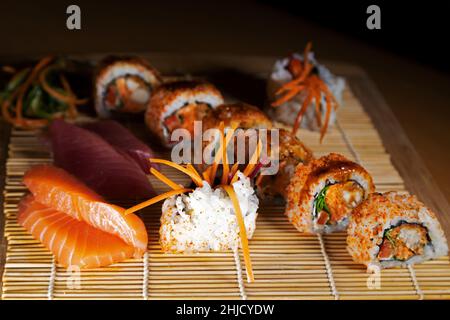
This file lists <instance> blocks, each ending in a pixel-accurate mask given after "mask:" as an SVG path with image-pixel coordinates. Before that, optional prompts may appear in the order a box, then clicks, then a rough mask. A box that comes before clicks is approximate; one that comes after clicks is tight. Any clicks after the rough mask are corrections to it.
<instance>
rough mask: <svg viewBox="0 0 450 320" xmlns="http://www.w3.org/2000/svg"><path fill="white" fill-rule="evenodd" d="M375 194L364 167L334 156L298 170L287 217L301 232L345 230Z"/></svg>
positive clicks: (315, 161) (300, 167)
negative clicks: (350, 220) (352, 217)
mask: <svg viewBox="0 0 450 320" xmlns="http://www.w3.org/2000/svg"><path fill="white" fill-rule="evenodd" d="M374 190H375V187H374V184H373V181H372V177H371V176H370V174H369V173H368V172H367V171H366V170H365V169H364V168H363V167H362V166H360V165H359V164H357V163H355V162H352V161H350V160H348V159H347V158H345V157H344V156H342V155H339V154H336V153H331V154H329V155H327V156H323V157H321V158H319V159H315V160H312V161H311V162H309V163H308V164H307V165H304V164H299V165H298V166H297V167H296V170H295V173H294V175H293V177H292V179H291V181H290V183H289V185H288V187H287V197H286V202H287V204H286V211H285V213H286V215H287V216H288V218H289V220H290V221H291V223H292V224H293V225H294V226H295V227H296V228H297V229H298V230H299V231H300V232H305V233H329V232H334V231H341V230H345V228H346V227H347V224H348V220H349V217H350V215H351V212H352V210H353V209H354V208H355V207H356V206H357V205H359V204H360V203H361V202H362V201H363V200H364V199H366V198H367V196H368V195H369V194H370V193H372V192H373V191H374Z"/></svg>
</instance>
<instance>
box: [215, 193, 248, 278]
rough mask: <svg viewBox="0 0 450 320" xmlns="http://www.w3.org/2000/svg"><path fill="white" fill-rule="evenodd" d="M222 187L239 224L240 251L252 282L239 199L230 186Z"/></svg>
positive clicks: (245, 232)
mask: <svg viewBox="0 0 450 320" xmlns="http://www.w3.org/2000/svg"><path fill="white" fill-rule="evenodd" d="M222 187H223V189H224V190H225V191H226V192H227V193H228V196H229V197H230V199H231V202H232V203H233V207H234V211H235V214H236V219H237V222H238V225H239V237H240V239H241V245H242V253H243V255H244V263H245V270H246V271H247V281H248V282H253V281H255V277H254V275H253V267H252V261H251V258H250V249H249V247H248V239H247V231H246V229H245V223H244V216H243V215H242V211H241V207H240V205H239V200H238V198H237V196H236V192H234V189H233V187H232V186H229V185H226V186H222Z"/></svg>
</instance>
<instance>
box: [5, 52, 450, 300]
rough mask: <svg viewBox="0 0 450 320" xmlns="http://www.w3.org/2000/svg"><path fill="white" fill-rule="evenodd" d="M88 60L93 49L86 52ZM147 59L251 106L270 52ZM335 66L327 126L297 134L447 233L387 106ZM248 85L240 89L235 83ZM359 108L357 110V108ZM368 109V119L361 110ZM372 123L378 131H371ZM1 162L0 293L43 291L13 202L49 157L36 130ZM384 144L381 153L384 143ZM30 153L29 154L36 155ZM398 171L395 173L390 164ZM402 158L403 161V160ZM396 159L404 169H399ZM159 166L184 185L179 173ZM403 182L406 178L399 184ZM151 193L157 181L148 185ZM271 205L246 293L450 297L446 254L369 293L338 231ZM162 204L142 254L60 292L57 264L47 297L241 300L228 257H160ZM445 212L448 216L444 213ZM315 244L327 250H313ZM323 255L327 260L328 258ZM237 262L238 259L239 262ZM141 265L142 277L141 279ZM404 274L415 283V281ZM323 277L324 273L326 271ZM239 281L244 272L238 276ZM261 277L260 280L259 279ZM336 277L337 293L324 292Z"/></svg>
mask: <svg viewBox="0 0 450 320" xmlns="http://www.w3.org/2000/svg"><path fill="white" fill-rule="evenodd" d="M90 58H92V56H90ZM150 58H151V59H152V61H153V62H154V64H155V65H156V66H158V68H159V69H161V70H162V71H163V72H164V73H166V74H173V73H174V72H176V73H180V74H184V73H191V74H201V75H207V76H209V78H210V79H211V80H212V81H214V80H216V81H214V82H215V83H216V84H217V85H218V86H219V88H220V89H222V90H224V92H225V93H226V94H227V96H229V97H232V98H237V99H242V100H245V101H247V102H251V103H254V104H257V105H261V104H262V103H263V97H264V78H265V76H266V73H267V71H268V69H270V66H271V65H272V62H273V59H272V58H264V57H249V58H248V60H247V59H243V58H241V57H232V56H224V57H201V56H196V57H186V56H184V57H173V56H172V57H170V56H164V57H162V56H160V57H158V56H151V57H150ZM332 66H333V70H334V71H335V72H337V73H339V74H341V75H344V76H345V77H346V78H347V79H348V81H349V84H350V85H349V88H351V90H346V93H345V97H344V99H345V105H346V106H345V107H343V108H341V109H340V110H339V112H338V125H337V126H336V127H335V128H333V129H332V130H330V132H329V134H328V135H327V137H326V138H325V141H324V143H323V144H319V143H318V134H317V133H313V132H308V131H301V132H300V136H301V138H302V140H303V141H304V142H305V143H306V144H307V145H308V146H310V147H311V148H312V149H313V151H314V152H315V154H316V155H318V156H320V155H322V154H325V153H328V152H332V151H334V152H339V153H342V154H344V155H346V156H347V157H349V158H351V159H353V160H355V161H358V162H360V163H362V164H363V165H364V166H365V167H366V168H367V169H368V170H369V172H371V173H372V174H373V176H374V179H375V183H376V185H377V188H378V190H379V191H387V190H392V189H393V190H403V189H404V188H405V187H406V189H408V190H414V191H415V192H417V191H418V192H419V194H418V196H419V198H420V199H422V200H423V201H424V202H425V203H427V204H429V205H430V206H432V207H433V208H441V209H440V210H439V211H438V214H439V217H440V220H441V221H442V222H443V224H444V228H445V230H446V233H447V234H449V230H450V229H449V225H448V219H447V217H448V214H449V212H448V211H446V210H448V204H446V203H445V199H444V200H443V198H442V197H440V196H439V194H440V193H439V190H438V189H437V188H436V187H435V186H434V185H433V183H432V181H426V179H427V178H428V177H429V175H427V171H426V169H424V167H423V165H422V164H421V162H420V159H419V158H418V157H417V154H416V153H415V152H414V149H412V147H411V144H410V142H409V141H408V140H407V139H406V138H405V136H404V134H403V133H402V132H401V129H400V128H399V127H396V120H395V118H394V117H393V116H392V113H390V111H389V108H388V107H387V105H386V104H385V103H384V102H383V100H382V98H381V96H380V94H379V93H378V92H377V90H376V88H375V87H374V86H373V84H372V83H371V82H370V80H369V79H368V78H367V76H366V75H365V73H364V72H362V71H361V70H360V69H359V68H356V67H353V66H348V65H339V64H332ZM243 85H245V86H246V87H245V88H244V89H243V88H242V86H243ZM361 103H362V105H363V106H364V109H365V110H366V111H364V109H363V108H362V106H361ZM367 114H370V115H373V123H372V121H371V120H370V119H369V117H368V115H367ZM374 124H375V126H376V127H377V129H378V132H379V133H380V136H381V138H383V141H382V140H381V139H380V136H379V135H378V133H377V131H376V130H375V129H374V127H373V125H374ZM11 142H12V143H11V145H10V152H9V154H10V158H9V159H10V161H9V163H8V172H9V173H8V186H9V187H8V191H7V200H6V203H8V208H7V210H5V214H6V216H7V217H8V224H7V235H8V239H9V244H10V245H9V247H8V248H9V250H8V260H7V267H6V273H5V281H4V283H3V297H4V298H40V299H45V298H47V294H48V287H49V279H50V278H51V269H52V264H53V262H52V257H51V255H50V254H49V253H48V252H47V251H46V250H45V249H44V248H43V247H42V245H40V244H39V243H38V242H37V241H35V240H33V239H32V238H31V236H30V235H29V234H28V233H27V232H25V231H24V230H23V229H22V228H21V227H19V226H18V225H17V223H16V222H15V215H16V213H17V207H16V204H17V201H19V199H20V197H21V196H22V194H23V192H24V191H25V190H24V188H23V186H21V185H20V180H21V176H22V174H23V172H24V171H25V170H26V168H27V167H29V166H30V165H31V164H35V163H40V162H47V161H49V160H48V158H47V157H48V155H47V156H45V152H43V151H42V147H40V144H39V142H38V141H37V139H36V137H35V135H33V134H27V133H23V132H20V131H14V132H13V140H11ZM385 147H386V149H387V151H388V153H387V152H386V150H385ZM34 157H36V159H35V160H33V159H34ZM391 160H392V163H394V164H395V167H396V168H397V170H398V171H399V172H401V173H402V174H403V179H402V177H400V175H399V174H398V171H397V170H396V168H395V167H394V166H393V165H392V163H391ZM405 164H406V165H405ZM400 166H402V167H400ZM166 173H167V174H168V175H169V176H171V177H173V178H174V179H175V180H177V181H179V182H182V180H183V177H180V175H178V174H176V173H174V172H171V171H170V170H169V171H166ZM403 181H405V183H406V185H404V183H403ZM155 186H156V187H157V189H158V190H161V188H162V186H161V185H158V184H157V183H156V182H155ZM282 211H283V208H282V207H279V206H268V205H267V204H263V205H261V209H260V216H259V217H258V220H257V229H256V233H255V235H254V238H253V239H252V240H251V241H250V248H251V252H252V257H253V259H254V265H255V276H256V279H257V282H255V283H254V284H246V283H245V284H244V286H243V290H244V292H245V294H246V295H247V296H248V298H251V299H267V298H279V299H283V298H295V299H303V298H316V299H335V298H339V299H360V298H372V299H376V298H380V297H382V298H392V299H417V298H421V297H422V296H423V297H424V298H449V297H450V265H449V262H448V257H443V258H441V259H438V260H435V261H431V262H427V263H425V264H422V265H419V266H416V267H414V269H412V270H413V271H411V270H408V269H393V270H387V271H383V273H382V279H383V280H382V281H383V282H382V288H381V289H380V290H378V291H377V290H375V291H373V290H369V289H368V288H367V287H366V280H367V274H366V273H365V269H364V268H363V267H362V266H358V265H355V264H354V263H353V262H352V261H351V258H350V257H349V255H348V254H347V253H346V250H345V235H344V234H342V233H338V234H333V235H327V236H324V237H323V239H322V240H320V239H319V238H318V237H314V236H312V237H311V236H304V235H301V234H299V233H298V232H297V231H296V230H295V229H294V228H293V227H292V226H291V225H290V223H289V222H288V221H287V219H286V218H285V217H284V216H283V215H282ZM159 215H160V207H159V206H154V207H152V208H149V209H147V210H144V211H143V212H142V216H143V218H144V221H145V222H146V225H147V227H148V230H149V234H150V243H149V255H148V257H147V258H146V259H144V260H142V259H138V260H130V261H126V262H124V263H121V264H118V265H115V266H112V267H110V268H103V269H99V270H92V271H87V272H84V273H83V276H82V286H83V289H82V290H81V291H80V290H78V291H77V290H75V291H74V290H67V288H65V280H66V279H67V277H68V276H69V275H68V273H67V272H66V270H64V269H63V268H59V267H58V268H56V272H55V283H54V284H55V287H54V291H52V298H58V299H63V298H89V297H91V298H93V297H94V298H133V299H139V298H143V297H145V295H144V294H143V287H145V288H146V292H147V294H148V298H156V299H161V298H180V299H188V298H230V299H239V298H240V290H239V285H238V284H239V281H238V279H237V278H236V268H235V265H234V263H233V254H232V253H230V252H224V253H217V254H214V253H209V254H201V255H193V256H191V255H187V256H186V255H165V254H162V253H161V252H160V249H159V244H158V233H157V231H158V227H159V222H158V221H159ZM445 215H447V216H445ZM320 241H323V242H324V248H325V250H321V248H320ZM328 258H329V262H330V263H329V265H328V264H327V262H326V261H327V259H328ZM241 264H243V263H241ZM146 268H148V271H149V278H148V279H147V280H148V281H147V282H146V281H145V280H144V278H143V270H145V269H146ZM412 272H413V273H415V275H416V278H417V282H415V281H413V278H412ZM330 275H331V276H330ZM244 279H245V275H244ZM258 280H259V281H258ZM332 283H334V285H335V287H336V289H337V292H334V291H333V290H332V285H331V284H332Z"/></svg>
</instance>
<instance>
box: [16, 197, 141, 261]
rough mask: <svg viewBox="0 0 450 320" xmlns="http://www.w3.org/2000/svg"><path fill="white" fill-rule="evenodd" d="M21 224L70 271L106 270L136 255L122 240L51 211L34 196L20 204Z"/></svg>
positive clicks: (132, 248)
mask: <svg viewBox="0 0 450 320" xmlns="http://www.w3.org/2000/svg"><path fill="white" fill-rule="evenodd" d="M18 221H19V223H20V224H21V225H22V226H23V227H25V228H26V229H27V230H28V231H29V232H30V233H31V234H32V235H33V237H34V238H36V239H38V240H39V241H40V242H41V243H42V244H44V245H45V246H46V247H47V249H49V250H50V251H51V252H52V253H53V254H54V255H55V257H56V260H57V261H58V263H59V264H60V265H62V266H64V267H66V268H67V267H69V266H78V267H80V268H98V267H103V266H107V265H110V264H114V263H116V262H120V261H123V260H125V259H129V258H131V257H132V256H133V254H134V251H135V248H134V247H133V246H130V245H128V244H126V243H125V242H124V241H123V240H122V239H121V238H119V237H117V236H114V235H112V234H110V233H107V232H105V231H101V230H99V229H96V228H94V227H92V226H91V225H89V224H87V223H86V222H84V221H79V220H77V219H75V218H73V217H71V216H69V215H67V214H65V213H62V212H59V211H56V210H55V209H52V208H48V207H46V206H44V205H42V204H40V203H38V202H37V201H36V200H35V199H34V197H33V196H32V195H28V196H26V197H25V198H23V199H22V201H21V202H20V204H19V215H18Z"/></svg>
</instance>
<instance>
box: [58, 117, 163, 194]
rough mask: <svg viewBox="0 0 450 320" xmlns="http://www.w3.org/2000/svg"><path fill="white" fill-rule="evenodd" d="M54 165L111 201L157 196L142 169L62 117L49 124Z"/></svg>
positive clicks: (104, 142) (101, 140)
mask: <svg viewBox="0 0 450 320" xmlns="http://www.w3.org/2000/svg"><path fill="white" fill-rule="evenodd" d="M50 138H51V144H52V150H53V158H54V162H55V165H57V166H59V167H61V168H63V169H65V170H67V171H68V172H69V173H71V174H73V175H75V176H76V177H77V178H78V179H80V180H81V181H83V182H84V183H85V184H87V185H88V186H89V187H90V188H92V189H93V190H94V191H95V192H97V193H99V194H101V195H102V196H104V197H105V198H107V199H108V200H138V199H143V198H150V197H152V196H154V195H155V192H154V191H153V188H152V186H151V184H150V182H149V180H148V178H147V176H146V175H145V174H144V173H143V172H142V169H141V168H140V167H139V166H138V165H137V164H136V162H134V161H132V160H131V159H130V157H128V156H125V155H124V154H123V153H121V152H119V151H117V150H116V149H115V148H114V147H113V146H112V145H110V144H109V143H108V142H106V141H105V140H103V139H102V138H101V137H100V136H99V135H97V134H95V133H92V132H90V131H89V130H86V129H82V128H80V127H77V126H75V125H73V124H69V123H67V122H65V121H63V120H55V121H53V122H52V124H51V126H50Z"/></svg>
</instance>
